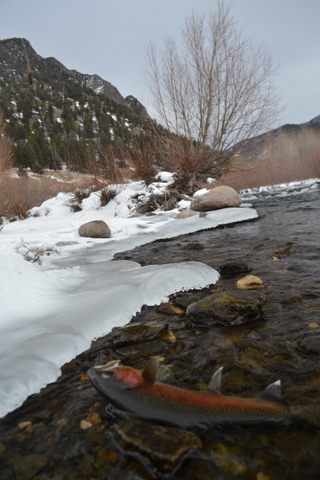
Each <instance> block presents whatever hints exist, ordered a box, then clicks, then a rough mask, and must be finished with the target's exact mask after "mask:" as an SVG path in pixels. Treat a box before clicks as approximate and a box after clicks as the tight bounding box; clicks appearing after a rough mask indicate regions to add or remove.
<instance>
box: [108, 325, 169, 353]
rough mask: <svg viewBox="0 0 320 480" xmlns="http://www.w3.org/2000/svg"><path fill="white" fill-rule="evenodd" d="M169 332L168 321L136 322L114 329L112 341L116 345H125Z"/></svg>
mask: <svg viewBox="0 0 320 480" xmlns="http://www.w3.org/2000/svg"><path fill="white" fill-rule="evenodd" d="M167 332H168V323H167V322H166V323H159V322H149V323H136V324H133V325H128V326H125V327H120V328H114V329H113V330H112V336H113V339H112V343H113V345H114V346H115V347H117V348H118V347H124V346H127V345H133V344H136V343H143V342H148V341H151V340H157V339H160V338H162V337H163V336H164V335H165V334H166V333H167Z"/></svg>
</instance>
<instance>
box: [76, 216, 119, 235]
mask: <svg viewBox="0 0 320 480" xmlns="http://www.w3.org/2000/svg"><path fill="white" fill-rule="evenodd" d="M78 233H79V235H80V237H90V238H110V237H111V230H110V228H109V227H108V225H107V224H106V223H105V222H104V221H103V220H93V221H92V222H87V223H84V224H83V225H81V227H80V228H79V230H78Z"/></svg>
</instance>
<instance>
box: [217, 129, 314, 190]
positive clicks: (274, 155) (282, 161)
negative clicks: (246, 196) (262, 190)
mask: <svg viewBox="0 0 320 480" xmlns="http://www.w3.org/2000/svg"><path fill="white" fill-rule="evenodd" d="M316 177H320V131H319V130H316V129H314V128H311V127H308V126H305V127H302V128H301V129H300V130H299V131H296V132H294V133H290V132H289V133H288V132H281V133H280V134H279V135H277V136H273V135H269V136H268V137H267V139H266V141H264V142H263V143H262V144H261V145H259V146H258V147H257V148H256V149H255V150H253V149H251V151H250V158H248V155H244V154H242V155H239V156H236V157H234V158H233V160H232V162H231V164H230V168H229V170H228V172H227V173H224V174H223V175H221V177H220V178H219V179H218V182H216V185H217V184H224V185H230V186H231V187H233V188H235V189H236V190H241V189H244V188H253V187H257V186H262V185H275V184H277V183H284V182H293V181H299V180H306V179H308V178H316Z"/></svg>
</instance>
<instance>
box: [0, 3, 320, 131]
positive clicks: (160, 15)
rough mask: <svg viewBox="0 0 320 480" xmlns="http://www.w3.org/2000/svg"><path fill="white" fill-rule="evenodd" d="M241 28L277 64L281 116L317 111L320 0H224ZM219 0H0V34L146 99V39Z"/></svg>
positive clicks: (176, 30) (172, 30)
mask: <svg viewBox="0 0 320 480" xmlns="http://www.w3.org/2000/svg"><path fill="white" fill-rule="evenodd" d="M227 3H229V4H231V6H232V12H233V15H234V18H235V20H236V22H237V24H238V27H239V29H241V30H242V31H243V32H244V33H245V34H246V35H247V36H250V37H253V39H254V40H256V41H257V42H263V43H264V45H265V46H266V48H267V50H268V51H269V52H270V53H271V54H272V57H273V60H274V63H275V64H276V65H278V66H279V70H278V75H277V77H276V78H275V83H276V86H277V88H278V93H279V95H280V96H281V97H282V98H283V101H284V103H285V104H286V110H285V112H284V114H283V115H282V118H281V120H280V121H279V125H280V124H284V123H302V122H306V121H309V120H311V119H312V118H314V117H316V116H318V115H320V102H319V100H320V29H319V21H320V0H229V2H227ZM216 5H217V0H91V1H88V0H0V35H1V37H0V38H1V39H4V38H11V37H24V38H26V39H27V40H29V42H30V43H31V45H32V47H33V48H34V49H35V50H36V52H37V53H39V54H40V55H41V56H43V57H55V58H56V59H57V60H59V61H60V62H61V63H63V64H64V65H65V66H66V67H67V68H70V69H76V70H78V71H79V72H81V73H89V74H94V73H96V74H98V75H100V76H101V77H102V78H103V79H105V80H108V81H109V82H111V83H112V84H113V85H114V86H116V87H117V88H118V90H119V91H120V93H121V94H122V95H123V96H124V97H125V96H127V95H134V96H135V97H137V98H138V99H139V100H140V101H141V102H142V103H144V104H145V105H146V106H148V90H147V87H146V84H145V79H144V75H143V64H144V61H145V52H146V48H147V45H148V44H149V43H150V41H151V42H152V43H154V44H155V45H158V46H159V47H161V45H162V44H163V38H164V37H165V36H167V35H170V36H173V37H175V38H177V39H178V38H179V35H180V31H181V27H182V25H183V23H184V20H185V18H186V16H188V15H190V14H191V13H192V12H195V13H199V14H207V13H209V12H211V11H212V10H214V9H215V7H216Z"/></svg>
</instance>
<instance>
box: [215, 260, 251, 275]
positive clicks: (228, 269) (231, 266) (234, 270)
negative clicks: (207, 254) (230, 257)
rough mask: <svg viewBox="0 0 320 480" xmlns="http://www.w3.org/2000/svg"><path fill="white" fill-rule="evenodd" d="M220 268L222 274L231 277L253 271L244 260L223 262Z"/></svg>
mask: <svg viewBox="0 0 320 480" xmlns="http://www.w3.org/2000/svg"><path fill="white" fill-rule="evenodd" d="M218 270H219V272H220V274H221V275H223V276H230V277H232V276H234V275H239V274H243V273H249V272H251V268H250V267H249V266H248V265H247V264H246V263H242V262H228V263H223V264H222V265H220V267H219V269H218Z"/></svg>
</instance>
